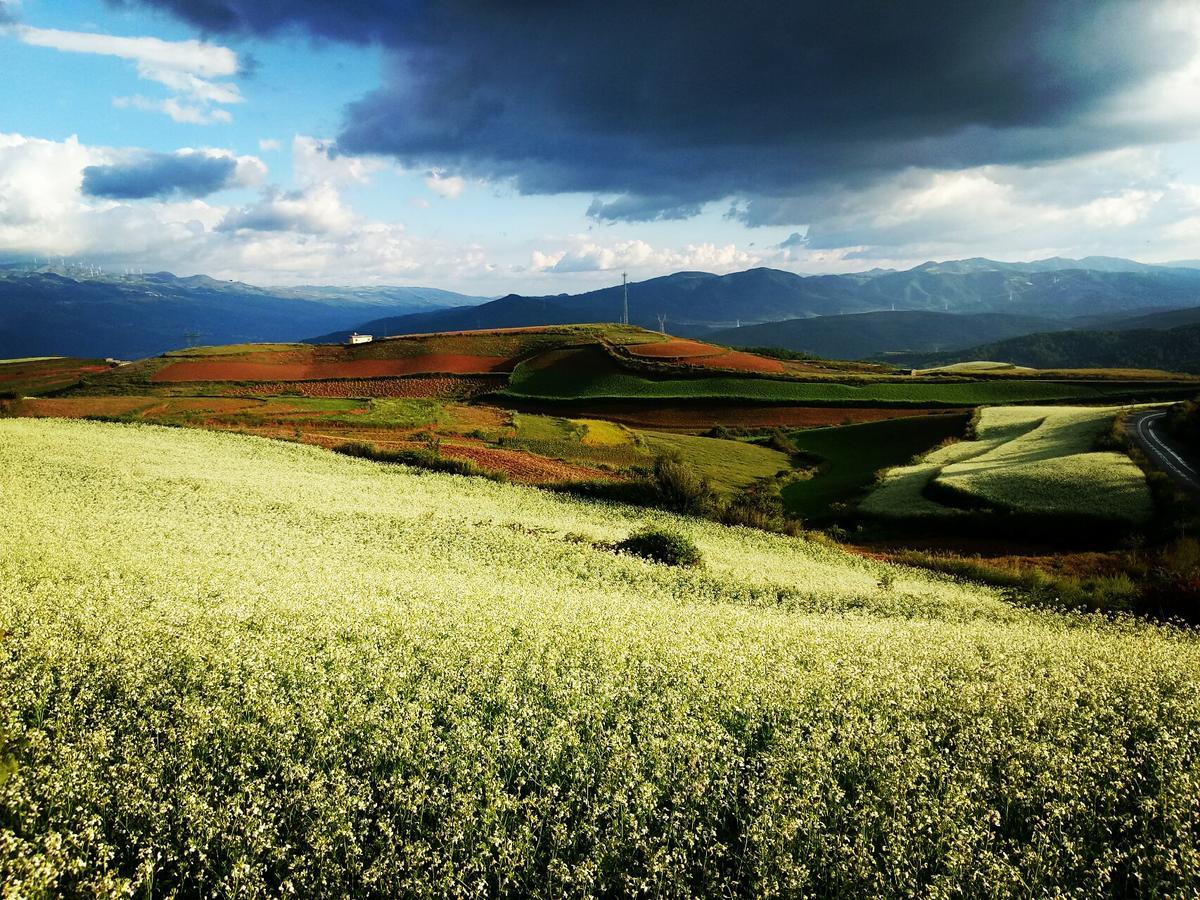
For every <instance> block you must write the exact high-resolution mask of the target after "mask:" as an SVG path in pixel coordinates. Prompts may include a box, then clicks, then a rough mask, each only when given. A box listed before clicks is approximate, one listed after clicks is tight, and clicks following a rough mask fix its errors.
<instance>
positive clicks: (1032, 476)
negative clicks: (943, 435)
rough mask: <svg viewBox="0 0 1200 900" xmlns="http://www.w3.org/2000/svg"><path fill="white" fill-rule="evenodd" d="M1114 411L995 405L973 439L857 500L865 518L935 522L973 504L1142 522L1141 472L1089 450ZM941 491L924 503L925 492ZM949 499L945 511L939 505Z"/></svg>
mask: <svg viewBox="0 0 1200 900" xmlns="http://www.w3.org/2000/svg"><path fill="white" fill-rule="evenodd" d="M1120 411H1121V410H1120V408H1119V407H1069V406H1067V407H1062V406H1058V407H1055V406H1045V407H1038V406H1016V407H1006V406H994V407H987V408H985V409H983V410H982V411H981V414H980V418H979V423H978V426H977V428H976V440H973V441H964V442H961V443H957V444H951V445H949V446H946V447H942V448H939V449H937V450H934V451H933V452H932V453H929V454H927V455H926V456H925V457H924V458H923V459H922V460H920V461H919V462H918V463H915V464H913V465H910V466H902V467H899V468H896V469H893V470H891V471H890V472H888V474H887V476H886V478H885V479H884V481H883V483H882V484H881V485H880V486H879V487H878V488H877V489H876V490H875V491H873V492H872V493H871V494H870V495H869V496H868V497H867V498H866V499H865V500H864V502H863V504H862V507H861V508H862V510H863V511H864V512H867V513H871V514H875V515H882V516H891V517H907V516H942V515H951V516H952V515H956V514H960V513H961V512H962V510H961V508H959V507H960V506H974V507H984V508H992V509H999V510H1005V511H1008V512H1015V513H1028V514H1034V515H1042V516H1055V515H1062V516H1087V517H1095V518H1098V519H1107V520H1114V521H1124V522H1135V523H1136V522H1143V521H1145V520H1147V519H1149V518H1150V516H1151V514H1152V513H1153V505H1152V502H1151V498H1150V490H1149V488H1148V487H1147V486H1146V479H1145V477H1144V476H1143V474H1142V471H1141V469H1139V468H1138V466H1137V465H1136V464H1135V463H1134V462H1133V460H1131V459H1130V458H1129V457H1128V456H1127V455H1126V454H1124V453H1118V452H1112V451H1096V450H1095V449H1094V447H1095V443H1096V439H1097V438H1098V437H1099V435H1100V434H1101V433H1102V432H1104V431H1105V429H1107V428H1108V427H1109V426H1110V425H1111V424H1112V421H1113V419H1114V417H1115V416H1116V415H1117V414H1118V413H1119V412H1120ZM930 486H932V487H933V488H935V489H940V490H939V491H938V493H937V494H936V496H935V497H932V498H931V497H930V496H929V495H930V491H929V490H928V488H929V487H930ZM946 498H952V499H953V501H954V502H952V503H951V504H950V505H944V504H942V503H939V502H938V499H946Z"/></svg>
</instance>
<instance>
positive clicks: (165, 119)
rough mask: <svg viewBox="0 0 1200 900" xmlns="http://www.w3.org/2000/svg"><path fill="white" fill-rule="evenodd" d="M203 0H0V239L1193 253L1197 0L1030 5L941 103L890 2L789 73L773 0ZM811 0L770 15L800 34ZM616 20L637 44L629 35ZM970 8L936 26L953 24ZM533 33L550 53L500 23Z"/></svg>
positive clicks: (131, 256) (304, 250)
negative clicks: (706, 0)
mask: <svg viewBox="0 0 1200 900" xmlns="http://www.w3.org/2000/svg"><path fill="white" fill-rule="evenodd" d="M216 5H217V6H222V5H224V7H226V9H225V13H226V15H225V18H223V19H222V20H220V21H219V22H213V23H210V22H208V21H207V20H206V18H205V17H206V16H208V15H209V14H210V12H211V9H212V8H213V4H198V3H197V4H190V3H189V2H188V0H163V2H158V0H133V2H128V3H125V4H121V5H111V4H108V3H104V2H100V0H54V2H49V0H21V2H19V3H15V2H12V0H0V9H3V10H5V11H6V13H7V16H8V17H9V18H10V19H11V20H12V21H11V24H10V25H8V26H7V27H6V28H5V29H4V30H3V31H2V32H0V74H2V75H3V77H4V84H5V89H4V90H3V91H2V92H0V257H2V258H6V259H12V260H16V259H24V258H27V257H31V256H48V255H58V256H71V257H73V258H76V259H79V260H87V261H90V262H95V263H98V264H101V265H104V266H106V267H107V268H109V269H113V270H118V271H119V270H120V269H122V268H123V267H125V268H127V267H136V268H143V269H151V268H153V269H170V270H172V271H175V272H177V273H179V274H193V273H197V272H204V273H208V274H213V275H216V276H218V277H228V278H239V279H243V280H248V281H254V282H259V283H404V284H417V283H420V284H430V285H437V286H441V287H447V288H452V289H459V290H463V291H467V292H470V293H478V294H501V293H505V292H508V291H523V292H538V293H556V292H559V291H575V290H580V289H587V288H591V287H595V286H598V285H603V284H609V283H614V282H618V281H619V280H620V274H621V272H622V271H624V270H628V271H629V273H630V275H631V276H632V277H634V278H645V277H650V276H654V275H661V274H666V273H668V272H671V271H676V270H679V269H703V270H707V271H717V272H726V271H734V270H738V269H744V268H749V267H751V266H754V265H770V266H775V267H779V268H785V269H789V270H792V271H800V272H825V271H848V270H859V269H865V268H871V267H873V266H876V265H884V266H903V265H910V264H915V263H919V262H921V261H923V260H925V259H929V258H955V257H965V256H974V255H987V256H992V257H996V258H1002V259H1019V258H1033V257H1039V256H1048V255H1075V256H1082V255H1088V254H1111V255H1125V256H1131V257H1135V258H1140V259H1145V260H1150V261H1154V260H1160V261H1161V260H1168V259H1177V258H1195V257H1197V256H1200V153H1198V152H1197V150H1200V145H1198V144H1197V135H1198V134H1200V127H1198V126H1200V110H1198V109H1197V107H1198V106H1200V103H1198V102H1196V101H1200V47H1198V44H1200V15H1197V11H1196V9H1195V6H1194V4H1187V3H1172V2H1162V3H1151V4H1149V5H1147V6H1146V7H1145V9H1144V11H1143V14H1142V16H1141V18H1140V19H1139V22H1140V21H1142V20H1143V19H1144V20H1145V21H1147V22H1149V24H1147V25H1145V26H1144V27H1142V26H1139V27H1140V28H1142V30H1141V31H1140V32H1138V33H1130V32H1129V30H1128V28H1125V29H1123V32H1122V33H1123V35H1124V39H1125V44H1126V45H1129V46H1124V47H1113V46H1108V44H1107V43H1106V42H1107V41H1108V40H1109V38H1107V37H1106V35H1107V34H1108V33H1109V32H1111V31H1112V30H1113V28H1115V27H1117V26H1119V25H1120V24H1121V23H1120V22H1118V21H1117V20H1115V19H1114V20H1113V21H1110V22H1105V21H1104V15H1103V14H1102V8H1104V9H1108V7H1112V9H1111V10H1110V12H1109V13H1108V14H1109V15H1111V16H1119V15H1120V8H1119V5H1118V6H1112V4H1104V3H1100V4H1098V5H1097V7H1096V10H1097V12H1096V15H1095V16H1094V17H1092V18H1095V19H1097V20H1098V21H1100V22H1101V24H1102V25H1104V26H1105V27H1104V28H1096V29H1092V27H1091V24H1090V18H1089V20H1079V21H1078V22H1072V21H1070V20H1069V17H1066V25H1065V26H1064V25H1063V21H1064V17H1062V16H1059V17H1053V16H1050V15H1047V17H1046V25H1045V39H1046V43H1047V46H1050V45H1051V44H1052V45H1053V46H1054V48H1055V50H1054V52H1053V55H1052V56H1049V55H1048V57H1047V59H1048V60H1049V62H1046V61H1043V65H1042V66H1041V68H1039V69H1038V70H1037V73H1038V74H1037V75H1036V77H1033V76H1029V77H1027V73H1026V71H1025V70H1024V69H1023V70H1020V71H1019V72H1018V74H1016V75H1013V72H1014V69H1013V68H1012V66H1011V65H1008V66H1007V67H1005V68H1004V69H1003V79H997V78H996V77H994V74H995V73H992V72H983V73H975V72H973V71H967V72H966V74H965V75H963V74H962V73H963V72H964V63H963V61H962V59H957V58H956V59H947V60H946V61H945V62H944V65H945V66H946V69H947V71H953V72H954V73H955V79H956V80H950V79H949V78H947V79H946V80H943V81H934V82H932V85H933V87H934V88H935V89H940V87H941V86H942V85H946V86H947V88H946V93H948V94H953V93H954V92H955V91H956V90H957V91H958V92H959V93H960V94H961V96H960V97H957V98H953V97H951V98H947V100H946V101H945V103H944V104H943V105H944V108H943V109H937V108H936V105H937V100H938V98H937V96H936V95H933V96H931V94H930V90H931V86H930V84H929V83H922V82H921V79H920V78H918V77H917V76H916V75H914V74H913V69H912V66H911V65H910V64H909V63H908V62H907V61H906V60H905V59H904V58H903V56H902V54H903V52H904V51H903V50H902V49H896V48H899V47H903V46H904V45H906V43H911V42H912V41H914V40H916V41H917V42H918V43H919V41H920V36H919V35H917V36H916V37H915V38H914V34H916V32H912V33H910V32H909V30H908V29H909V28H910V26H909V25H908V24H906V23H904V22H899V23H892V22H890V21H888V20H887V14H886V12H884V13H881V15H882V17H883V18H882V19H881V23H880V25H879V28H880V29H881V30H882V31H883V32H885V33H886V32H887V29H889V28H891V29H893V30H895V32H896V38H897V39H896V41H894V42H893V43H892V44H888V43H886V42H885V43H884V45H883V46H884V53H885V55H886V54H895V56H896V58H895V59H894V60H888V61H887V62H886V65H885V64H884V63H880V64H879V66H878V68H879V69H880V71H879V72H878V73H877V74H875V73H871V72H867V73H866V74H864V73H863V72H861V71H860V70H861V69H862V68H864V67H863V66H861V65H858V66H854V65H847V66H845V67H844V68H843V69H839V68H838V67H837V60H838V59H841V58H845V59H846V60H847V61H848V62H849V63H851V64H853V63H854V62H855V61H856V60H861V58H862V56H861V51H860V50H858V49H857V48H855V47H850V46H842V45H840V44H839V45H837V46H831V47H828V48H826V49H828V50H829V53H827V54H825V57H826V58H828V59H833V60H834V61H835V62H834V64H833V65H832V67H829V68H825V69H821V70H820V71H810V70H804V69H795V68H794V65H793V63H792V62H791V60H792V59H793V53H794V49H795V45H794V44H788V43H784V42H781V41H780V40H779V39H778V33H781V32H782V33H788V31H789V27H790V26H789V23H788V22H786V21H776V19H775V17H774V10H773V9H772V8H771V7H770V5H767V6H764V7H763V10H764V11H765V14H764V16H763V17H762V21H761V23H760V22H757V21H755V16H754V14H753V12H754V10H751V8H750V7H747V9H748V10H750V12H748V13H747V14H746V15H745V16H744V17H743V18H744V19H745V20H746V21H745V22H738V23H736V27H733V26H731V24H730V23H728V22H720V21H715V20H714V21H713V22H706V21H704V20H703V17H702V16H701V15H697V16H695V17H693V18H692V19H690V20H688V21H685V22H683V23H682V24H680V22H678V21H674V20H672V21H669V22H664V23H662V24H661V30H662V33H663V34H667V33H670V29H676V30H678V29H680V28H682V29H683V30H684V31H686V30H687V29H691V30H692V31H694V34H693V35H692V39H691V40H690V41H688V42H685V43H687V44H688V46H689V47H698V48H701V49H700V50H698V51H697V52H696V53H695V54H691V55H689V57H687V58H678V59H673V58H671V57H670V53H671V52H672V51H671V50H670V49H669V46H668V45H666V44H650V43H647V45H646V46H641V45H638V44H636V43H629V44H626V43H623V42H622V39H620V38H612V39H611V40H612V41H613V42H612V43H606V42H607V41H610V39H609V38H608V37H605V36H603V35H607V33H608V31H609V29H608V28H607V27H605V28H604V30H603V31H596V30H595V29H596V28H597V27H600V26H602V25H604V23H597V22H592V21H589V20H587V19H586V18H583V19H580V18H579V16H585V17H586V16H587V15H589V14H588V13H586V12H585V13H579V15H576V14H575V13H574V12H572V13H570V14H566V13H564V14H562V15H558V16H551V17H548V19H549V20H548V21H547V20H543V21H534V20H531V19H530V17H529V16H528V15H526V14H524V13H521V14H517V13H515V12H514V13H513V14H512V15H511V16H508V17H506V18H502V19H500V20H497V19H496V18H495V17H494V14H493V12H492V11H491V10H484V6H483V5H481V6H480V10H483V11H479V12H478V14H477V18H478V19H479V21H477V22H473V21H471V16H470V14H469V13H468V14H466V15H464V16H462V17H461V19H455V20H452V21H451V20H447V21H442V19H441V18H440V16H439V9H438V7H437V6H436V5H431V6H429V7H423V6H422V4H420V3H417V2H414V3H409V4H405V5H403V8H401V6H400V5H395V6H396V8H395V9H394V10H391V9H389V8H388V7H391V6H393V4H388V3H382V4H369V5H368V6H367V7H364V9H367V10H368V11H367V12H365V13H364V12H362V11H360V10H356V9H355V8H354V7H355V4H353V3H350V4H333V3H321V2H317V0H307V2H297V3H295V4H293V6H292V8H291V11H290V12H288V13H286V14H284V13H281V14H280V16H281V17H282V18H279V19H278V20H272V19H270V18H269V16H268V15H267V14H266V13H264V12H263V8H262V7H258V8H255V7H254V6H253V5H252V4H248V2H241V0H221V3H218V4H216ZM967 5H968V6H969V5H970V4H967ZM1050 5H1053V4H1050ZM751 6H753V4H752V5H751ZM799 6H801V7H803V6H805V4H799ZM1076 6H1078V5H1077V4H1076ZM621 7H622V4H614V6H613V7H612V9H611V10H610V11H609V12H608V13H607V14H608V15H611V16H612V17H613V28H612V31H613V32H615V33H617V34H618V35H619V34H620V33H621V26H620V16H621V15H622V8H621ZM464 8H465V9H471V8H472V7H471V4H467V5H466V7H464ZM817 8H818V5H816V4H813V5H812V8H811V9H808V10H807V12H808V13H810V15H809V16H808V18H806V19H805V20H804V22H803V23H802V24H803V25H804V28H799V27H798V26H797V28H796V29H795V34H796V35H797V38H796V39H798V40H801V41H811V42H815V43H820V42H821V41H822V40H824V38H823V37H822V35H823V34H824V33H825V32H822V31H821V30H820V28H819V27H818V26H817V25H816V24H814V19H813V16H814V15H816V13H817ZM980 8H981V9H982V7H980ZM1033 8H1035V9H1036V8H1037V7H1036V5H1035V6H1034V7H1033ZM631 9H632V12H631V13H630V14H631V15H634V14H636V15H643V13H642V12H641V11H639V10H638V9H637V8H636V4H635V5H634V6H633V7H631ZM881 9H882V7H881ZM339 10H344V13H339ZM339 15H344V18H342V19H340V20H339V18H338V16H339ZM376 15H377V18H372V17H373V16H376ZM820 15H821V16H827V17H828V16H835V15H836V13H830V12H828V11H827V10H826V9H824V8H821V10H820ZM239 16H240V18H238V17H239ZM402 16H407V17H408V18H407V19H403V18H402ZM640 21H643V22H644V25H643V27H642V28H641V30H640V31H637V32H635V33H636V34H638V35H639V37H638V38H637V40H642V38H641V37H640V36H641V35H643V34H646V33H648V34H650V35H651V37H653V36H654V32H655V28H656V27H657V26H656V23H655V21H654V19H653V17H651V19H650V20H646V19H645V17H644V15H643V18H642V19H641V20H640ZM397 22H401V23H402V24H397ZM1026 24H1027V23H1026ZM835 25H836V22H833V21H831V22H830V23H829V26H830V27H829V30H828V34H839V33H841V32H839V31H837V30H836V29H835V28H834V26H835ZM979 25H980V23H979V21H978V18H973V17H970V16H964V17H963V19H962V21H961V22H952V23H950V24H949V25H948V26H947V27H952V26H953V27H959V28H962V29H966V30H969V31H970V33H971V34H972V35H975V36H976V37H975V38H974V39H976V40H978V39H979V38H978V33H979V32H980V31H981V28H980V27H979ZM214 26H215V27H214ZM996 27H1000V28H1001V29H1002V28H1003V27H1004V24H1003V23H1000V25H999V26H993V25H991V24H988V26H987V28H986V29H982V30H983V31H986V32H987V33H989V34H991V33H992V32H994V31H995V30H996ZM1064 27H1065V28H1068V29H1070V30H1069V31H1068V32H1066V33H1065V36H1064V33H1063V32H1062V31H1061V29H1063V28H1064ZM530 29H534V30H535V31H536V34H537V40H538V41H539V42H542V43H549V44H550V45H552V47H551V49H550V50H549V51H546V50H544V48H543V47H542V44H538V46H537V47H536V48H535V47H534V44H533V43H532V42H531V43H528V44H522V43H521V42H522V40H524V38H525V36H526V35H528V34H529V33H530ZM556 29H558V30H557V31H556ZM589 29H592V30H590V31H589ZM1055 29H1059V30H1058V31H1056V30H1055ZM1119 30H1120V29H1119ZM581 34H582V35H584V36H585V37H587V36H588V35H589V34H590V35H592V36H591V37H587V40H584V39H582V38H581V37H580V35H581ZM596 35H602V36H601V37H596ZM1036 36H1037V35H1036V34H1035V36H1034V38H1033V39H1031V42H1032V43H1033V44H1034V45H1035V47H1036V43H1037V41H1036ZM943 37H945V36H943ZM126 39H133V40H126ZM945 39H946V40H950V38H949V37H945ZM988 39H989V40H990V39H991V38H988ZM839 40H840V39H839ZM723 41H724V42H726V44H727V46H726V44H723V43H722V42H723ZM755 42H759V43H755ZM710 44H711V46H712V53H713V55H712V57H711V60H709V61H706V60H703V59H701V60H700V63H698V64H696V65H694V66H693V65H692V63H693V60H692V58H691V57H692V56H701V55H702V50H703V48H704V47H705V46H707V45H710ZM759 44H761V46H760V45H759ZM515 46H527V47H529V48H531V49H530V50H529V52H528V53H526V54H521V55H519V56H514V54H513V47H515ZM1022 46H1023V47H1024V44H1022ZM664 47H667V48H668V49H662V48H664ZM997 48H999V49H997ZM810 49H811V48H810ZM872 49H873V50H878V47H873V48H872ZM968 49H971V48H968ZM918 50H919V51H920V52H921V53H922V54H923V57H922V58H923V59H926V60H929V59H930V53H929V51H928V50H926V49H920V48H917V49H914V50H913V51H912V52H918ZM991 51H992V52H991V55H993V56H998V57H1002V56H1003V53H1004V52H1006V51H1005V49H1004V45H1003V42H1002V40H1001V39H997V47H993V48H991ZM739 53H741V54H743V55H742V56H739V55H738V54H739ZM773 53H777V54H779V58H778V59H774V58H772V54H773ZM1021 53H1022V56H1021V60H1022V63H1021V64H1022V66H1024V67H1026V68H1027V69H1032V67H1029V66H1028V62H1027V60H1028V56H1029V51H1028V50H1027V48H1026V49H1023V50H1022V51H1021ZM1098 53H1107V54H1109V57H1112V56H1113V54H1118V53H1119V54H1124V58H1123V59H1121V60H1111V61H1112V63H1113V66H1112V67H1113V68H1114V69H1115V70H1119V71H1121V72H1122V73H1126V74H1123V75H1122V77H1121V78H1119V79H1118V78H1115V77H1110V75H1108V74H1106V73H1105V71H1104V70H1102V69H1093V68H1089V62H1088V60H1089V59H1091V58H1093V57H1094V56H1095V55H1096V54H1098ZM839 54H840V55H839ZM978 55H979V54H977V53H973V54H972V55H971V57H970V58H972V59H974V58H975V57H977V56H978ZM660 57H663V58H661V59H660ZM813 57H814V58H819V57H820V54H813ZM564 58H567V59H569V60H570V63H569V67H568V68H565V69H561V70H560V69H559V68H558V66H559V64H560V61H561V60H562V59H564ZM1118 63H1120V65H1118ZM937 64H938V63H937V60H936V59H935V60H934V61H933V62H931V63H930V65H937ZM971 65H974V63H971ZM887 66H892V67H893V70H891V71H888V70H887ZM866 68H870V67H866ZM934 74H935V75H936V74H937V73H934ZM739 79H742V82H739ZM906 79H907V80H909V81H912V82H913V83H912V84H911V85H907V84H904V82H905V80H906ZM1024 81H1028V82H1029V83H1028V84H1025V83H1024ZM897 84H902V87H901V88H899V89H897V88H896V87H895V86H896V85H897ZM998 84H999V85H1000V87H997V85H998ZM819 92H824V93H819ZM1031 98H1033V99H1032V100H1031ZM1034 100H1036V103H1037V104H1041V105H1040V106H1036V107H1034V108H1033V112H1032V113H1029V112H1025V110H1029V109H1030V108H1031V106H1030V104H1031V103H1032V102H1033V101H1034ZM931 106H932V107H935V108H932V109H931V108H930V107H931ZM1013 109H1019V110H1022V112H1017V113H1015V114H1014V112H1013ZM856 110H858V112H855V111H856ZM963 110H966V112H965V113H964V112H963ZM955 115H958V116H960V118H959V119H958V120H953V118H952V117H953V116H955ZM742 135H745V136H746V137H745V139H744V140H743V139H742V138H741V136H742ZM214 179H215V180H214ZM130 183H133V184H135V185H136V186H135V187H134V188H129V187H128V185H129V184H130ZM113 184H118V185H123V186H124V187H121V188H119V189H113V188H112V185H113ZM98 185H99V186H103V187H98Z"/></svg>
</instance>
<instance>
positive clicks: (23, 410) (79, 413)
mask: <svg viewBox="0 0 1200 900" xmlns="http://www.w3.org/2000/svg"><path fill="white" fill-rule="evenodd" d="M156 399H158V398H156V397H80V398H49V399H44V400H23V401H21V403H20V406H19V408H18V414H19V415H22V416H33V417H35V418H45V417H50V416H53V417H62V418H64V419H76V418H82V417H83V416H121V415H124V414H125V413H130V412H133V411H134V410H136V409H141V408H142V407H143V406H146V405H147V404H149V403H152V402H154V401H155V400H156Z"/></svg>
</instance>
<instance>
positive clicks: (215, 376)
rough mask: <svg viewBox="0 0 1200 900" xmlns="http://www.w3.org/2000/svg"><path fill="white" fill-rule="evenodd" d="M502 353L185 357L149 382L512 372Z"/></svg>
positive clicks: (294, 379) (316, 378) (289, 379)
mask: <svg viewBox="0 0 1200 900" xmlns="http://www.w3.org/2000/svg"><path fill="white" fill-rule="evenodd" d="M512 366H513V360H511V359H509V358H507V357H503V356H465V355H460V354H453V353H427V354H424V355H421V356H413V357H407V358H400V359H355V360H347V361H345V362H314V363H281V364H273V363H268V362H247V361H242V360H185V361H183V362H177V363H172V364H171V365H169V366H167V367H166V368H164V369H160V370H159V371H158V372H155V373H154V376H153V378H152V379H151V380H152V381H157V382H180V381H314V380H318V379H324V378H384V377H388V376H391V377H395V376H398V375H419V374H434V373H439V374H440V373H446V374H453V375H479V374H486V373H493V372H508V371H511V369H512Z"/></svg>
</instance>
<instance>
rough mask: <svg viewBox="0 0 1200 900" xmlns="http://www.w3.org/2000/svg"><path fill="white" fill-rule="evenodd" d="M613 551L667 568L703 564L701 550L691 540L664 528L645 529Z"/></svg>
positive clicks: (619, 544) (626, 539)
mask: <svg viewBox="0 0 1200 900" xmlns="http://www.w3.org/2000/svg"><path fill="white" fill-rule="evenodd" d="M613 549H614V550H617V551H618V552H620V553H629V554H631V555H633V556H640V557H641V558H642V559H648V560H650V561H651V562H656V563H662V564H663V565H666V566H698V565H700V562H701V556H700V548H699V547H697V546H696V545H695V544H694V543H693V542H692V539H691V538H689V537H687V536H686V535H682V534H678V533H676V532H674V531H667V530H665V529H662V528H643V529H642V530H641V531H637V532H634V533H633V534H631V535H630V536H629V537H627V538H625V540H623V541H621V542H620V543H618V544H617V545H616V546H615V547H614V548H613Z"/></svg>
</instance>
